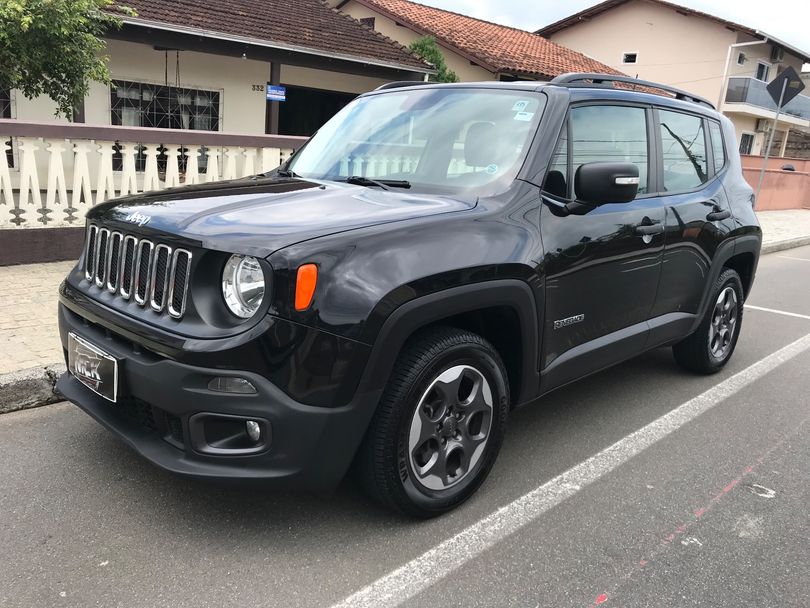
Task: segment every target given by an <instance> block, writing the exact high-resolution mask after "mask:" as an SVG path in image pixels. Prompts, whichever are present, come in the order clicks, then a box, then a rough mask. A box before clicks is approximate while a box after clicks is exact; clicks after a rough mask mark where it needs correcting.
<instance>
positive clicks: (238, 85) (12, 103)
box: [0, 0, 432, 135]
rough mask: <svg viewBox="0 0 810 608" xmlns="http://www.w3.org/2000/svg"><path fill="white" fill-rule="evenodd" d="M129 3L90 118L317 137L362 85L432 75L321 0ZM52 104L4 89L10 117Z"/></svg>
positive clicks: (43, 113)
mask: <svg viewBox="0 0 810 608" xmlns="http://www.w3.org/2000/svg"><path fill="white" fill-rule="evenodd" d="M125 4H126V5H127V6H129V7H131V8H132V9H133V10H134V11H135V16H129V15H120V17H121V18H122V19H123V22H124V25H123V27H122V28H121V29H120V30H116V31H111V32H109V33H108V35H107V40H106V42H107V48H106V54H107V55H108V56H109V59H110V62H109V65H110V71H111V73H112V79H113V85H112V88H110V87H108V86H106V85H102V84H94V85H93V87H92V90H91V92H90V95H89V96H88V97H87V99H86V100H85V103H84V107H83V108H78V109H77V113H76V119H77V120H78V121H80V122H85V123H90V124H98V125H124V126H137V127H154V128H161V127H167V128H181V129H192V130H194V129H197V130H199V129H205V130H211V131H227V132H231V133H250V134H263V133H281V134H287V135H310V134H311V133H312V132H313V131H315V130H316V129H317V128H318V127H319V126H320V125H321V124H322V123H323V122H324V121H325V120H326V119H327V118H329V117H330V116H331V115H332V114H334V112H335V111H336V110H337V109H339V108H340V107H342V106H343V105H345V103H347V102H348V101H349V100H351V99H352V98H353V97H355V96H356V95H357V94H358V93H362V92H365V91H369V90H371V89H374V88H376V87H377V86H379V85H381V84H383V83H385V82H389V81H392V80H423V79H424V77H425V75H427V74H429V73H431V72H432V67H431V66H430V65H428V64H426V63H425V62H424V61H422V60H421V59H419V58H418V57H416V56H415V55H414V54H413V53H411V52H410V51H409V50H408V49H406V48H405V47H403V46H402V45H400V44H398V43H397V42H395V41H393V40H391V39H389V38H387V37H386V36H384V35H382V34H381V33H379V32H376V31H374V30H372V29H370V28H367V27H363V26H362V25H361V24H359V23H358V22H357V21H356V20H354V19H352V18H350V17H348V16H346V15H344V14H341V13H340V12H338V11H336V10H334V9H332V8H330V7H329V6H327V5H326V4H324V3H323V2H321V1H320V0H296V1H295V2H291V1H289V0H229V1H228V2H196V1H191V0H172V1H171V2H167V1H166V0H127V2H126V3H125ZM267 85H274V86H283V87H286V98H285V101H284V102H280V101H274V100H270V101H268V99H267V96H266V95H267ZM178 99H180V101H177V100H178ZM191 99H194V100H195V103H190V104H187V103H183V102H184V101H185V100H191ZM196 102H198V103H196ZM54 109H55V107H54V105H53V103H51V102H50V100H49V99H47V98H45V99H37V100H26V99H24V98H22V97H21V96H19V95H17V94H16V92H14V91H5V92H2V93H0V112H1V113H0V118H10V117H12V116H13V117H14V118H18V119H30V120H36V119H52V118H53V114H54Z"/></svg>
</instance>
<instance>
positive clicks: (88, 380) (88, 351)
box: [68, 332, 118, 403]
mask: <svg viewBox="0 0 810 608" xmlns="http://www.w3.org/2000/svg"><path fill="white" fill-rule="evenodd" d="M68 371H69V372H70V373H71V374H73V376H74V377H75V378H76V379H77V380H78V381H79V382H81V383H82V384H84V385H85V386H86V387H87V388H89V389H90V390H91V391H93V392H94V393H97V394H99V395H101V396H102V397H104V398H105V399H107V400H108V401H112V402H113V403H115V401H116V399H118V360H117V359H116V358H115V357H113V356H112V355H108V354H107V353H105V352H104V351H103V350H101V349H100V348H99V347H97V346H94V345H93V344H90V342H88V341H87V340H85V339H84V338H81V337H79V336H77V335H76V334H74V333H73V332H68Z"/></svg>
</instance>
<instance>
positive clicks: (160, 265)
mask: <svg viewBox="0 0 810 608" xmlns="http://www.w3.org/2000/svg"><path fill="white" fill-rule="evenodd" d="M171 261H172V248H171V247H169V246H168V245H163V244H161V245H158V246H157V247H155V255H154V266H153V268H152V283H151V292H152V298H151V300H150V304H151V306H152V310H156V311H157V312H160V311H161V310H163V306H164V305H165V304H166V290H167V288H168V286H169V263H170V262H171Z"/></svg>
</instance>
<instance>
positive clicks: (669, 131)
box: [652, 108, 733, 317]
mask: <svg viewBox="0 0 810 608" xmlns="http://www.w3.org/2000/svg"><path fill="white" fill-rule="evenodd" d="M654 115H655V121H656V130H657V132H658V136H659V138H660V145H661V152H662V154H661V158H660V159H659V171H658V172H657V174H658V179H659V190H660V192H661V200H662V202H663V204H664V205H665V206H666V209H667V222H666V239H665V240H666V244H665V250H664V263H663V268H662V273H661V285H660V287H659V290H658V298H657V300H656V303H655V307H654V309H653V314H652V317H659V316H661V315H665V314H668V313H688V314H695V313H697V312H698V308H699V305H700V300H701V297H702V295H703V292H704V290H705V288H706V283H707V281H708V276H709V268H710V266H711V264H712V259H713V258H714V255H715V252H716V250H717V247H718V246H719V245H720V243H721V242H722V241H723V239H724V238H725V236H726V234H728V232H729V231H730V230H731V229H733V218H732V217H731V211H730V208H729V201H728V198H727V196H726V192H725V190H724V188H723V184H722V181H723V180H722V176H723V175H724V174H725V172H726V171H727V168H728V160H727V159H728V155H727V154H726V148H725V142H724V141H723V136H722V129H721V128H720V123H719V122H717V121H715V120H713V119H711V118H706V117H704V116H701V115H699V114H690V113H687V112H682V111H674V110H671V109H665V108H657V109H656V110H655V112H654Z"/></svg>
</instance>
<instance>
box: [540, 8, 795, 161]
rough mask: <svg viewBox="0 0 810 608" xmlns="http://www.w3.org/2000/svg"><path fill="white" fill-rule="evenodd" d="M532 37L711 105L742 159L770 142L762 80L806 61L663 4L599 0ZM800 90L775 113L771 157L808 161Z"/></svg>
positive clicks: (765, 39) (769, 106)
mask: <svg viewBox="0 0 810 608" xmlns="http://www.w3.org/2000/svg"><path fill="white" fill-rule="evenodd" d="M785 18H790V15H786V17H785ZM537 34H539V35H541V36H544V37H545V38H547V39H549V40H551V41H553V42H557V43H559V44H562V45H564V46H567V47H570V48H572V49H576V50H577V51H580V52H582V53H586V54H587V55H589V56H591V57H595V58H596V59H598V60H600V61H602V62H604V63H606V64H608V65H610V66H611V67H613V68H614V69H617V70H622V71H624V72H626V73H628V74H631V75H633V76H636V75H638V76H639V77H640V78H643V79H645V80H653V81H655V82H661V83H664V84H669V85H672V86H675V87H678V88H681V89H685V90H687V91H689V92H691V93H695V94H697V95H700V96H701V97H705V98H707V99H709V100H711V101H712V102H713V103H714V104H715V105H716V106H717V107H718V109H719V110H721V111H722V112H723V113H724V114H726V115H727V116H728V117H729V119H731V121H732V122H733V123H734V125H735V127H736V129H737V137H738V141H737V144H738V146H739V148H740V152H741V153H743V154H754V155H757V154H764V148H765V145H766V142H767V141H768V139H769V138H770V130H771V128H772V125H773V119H775V118H776V103H775V102H774V101H773V100H772V99H771V97H770V95H769V94H768V93H767V90H766V86H767V84H768V82H770V81H771V80H773V79H774V78H775V77H776V75H777V74H778V73H779V72H781V71H782V70H784V69H785V68H787V67H788V66H790V67H792V68H794V69H795V70H796V72H801V70H802V68H803V65H806V64H807V63H808V62H810V49H800V48H797V47H796V46H794V45H792V44H790V43H788V42H786V41H784V40H780V39H779V38H777V37H775V36H773V35H772V34H771V33H768V32H764V31H762V30H760V29H758V28H756V27H751V26H746V25H742V24H740V23H735V22H733V21H729V20H727V19H723V18H721V17H717V16H715V15H711V14H708V13H705V12H702V11H697V10H694V9H691V8H688V7H685V6H681V5H679V4H675V3H673V2H667V1H666V0H606V1H605V2H601V3H599V4H596V5H594V6H591V7H589V8H587V9H585V10H582V11H580V12H578V13H574V14H572V15H569V16H567V17H565V18H563V19H560V20H559V21H556V22H554V23H551V24H549V25H547V26H545V27H543V28H541V29H540V30H538V31H537ZM808 84H810V80H808ZM804 93H805V94H801V95H798V96H797V97H796V98H795V99H793V100H792V101H791V102H790V103H788V104H787V105H786V106H785V107H784V109H783V111H782V112H781V113H780V117H779V122H778V125H777V128H776V132H775V134H774V138H773V142H774V143H773V148H772V150H771V153H772V154H773V155H775V156H800V157H803V158H804V157H808V156H810V150H808V143H807V142H808V141H810V96H807V95H806V93H807V91H804Z"/></svg>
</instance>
